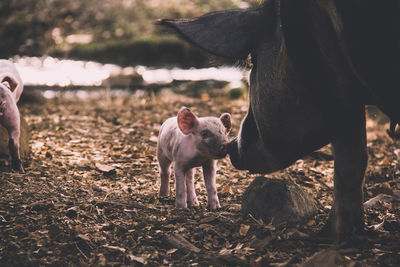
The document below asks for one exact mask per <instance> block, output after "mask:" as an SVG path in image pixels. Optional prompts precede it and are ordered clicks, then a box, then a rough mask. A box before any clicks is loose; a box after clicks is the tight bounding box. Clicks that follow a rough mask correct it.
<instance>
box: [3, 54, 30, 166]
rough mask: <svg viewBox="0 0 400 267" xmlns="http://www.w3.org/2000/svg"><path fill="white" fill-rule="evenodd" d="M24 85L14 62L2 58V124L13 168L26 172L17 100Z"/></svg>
mask: <svg viewBox="0 0 400 267" xmlns="http://www.w3.org/2000/svg"><path fill="white" fill-rule="evenodd" d="M23 89H24V85H23V83H22V80H21V77H20V76H19V74H18V71H17V69H16V68H15V66H14V64H13V63H12V62H10V61H8V60H0V124H1V125H3V126H4V128H6V129H7V131H8V136H9V142H8V147H9V150H10V154H11V160H12V168H13V169H14V170H18V171H20V172H24V168H23V166H22V163H21V158H20V153H19V146H20V145H19V141H20V140H19V137H20V115H19V110H18V106H17V102H18V100H19V98H20V96H21V94H22V91H23Z"/></svg>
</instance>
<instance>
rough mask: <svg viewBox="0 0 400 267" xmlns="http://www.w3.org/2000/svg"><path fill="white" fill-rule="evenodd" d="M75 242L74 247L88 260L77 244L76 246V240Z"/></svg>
mask: <svg viewBox="0 0 400 267" xmlns="http://www.w3.org/2000/svg"><path fill="white" fill-rule="evenodd" d="M74 243H75V246H76V248H77V249H78V250H79V252H80V253H81V254H82V255H83V256H84V257H85V258H86V259H87V260H88V259H89V258H88V257H87V256H86V255H85V253H83V251H82V250H81V249H80V248H79V246H78V244H77V243H76V242H74Z"/></svg>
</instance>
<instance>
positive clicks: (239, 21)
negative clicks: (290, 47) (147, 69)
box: [157, 1, 275, 59]
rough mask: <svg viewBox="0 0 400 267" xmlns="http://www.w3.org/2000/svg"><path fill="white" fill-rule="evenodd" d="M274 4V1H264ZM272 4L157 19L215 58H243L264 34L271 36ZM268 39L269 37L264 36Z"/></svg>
mask: <svg viewBox="0 0 400 267" xmlns="http://www.w3.org/2000/svg"><path fill="white" fill-rule="evenodd" d="M267 2H273V1H267ZM271 9H274V7H272V6H271V4H267V5H264V7H263V8H259V9H253V10H231V11H222V12H213V13H209V14H206V15H203V16H201V17H197V18H194V19H187V20H169V19H163V20H159V21H158V22H157V24H159V25H165V26H168V27H171V28H174V29H175V30H176V31H178V32H179V33H180V34H181V35H182V36H183V38H184V39H186V40H188V41H189V42H191V43H194V44H195V45H197V46H199V47H200V48H203V49H204V50H206V51H208V52H210V53H212V54H215V55H217V56H222V57H227V58H233V59H245V58H246V57H247V55H248V54H249V53H250V52H251V50H252V48H253V47H254V46H255V45H256V44H257V41H258V40H259V39H260V37H261V36H262V37H266V36H265V35H264V34H267V35H272V32H271V27H274V26H273V25H274V24H275V23H274V20H273V18H271V16H270V13H273V12H272V11H273V10H271ZM267 38H268V36H267Z"/></svg>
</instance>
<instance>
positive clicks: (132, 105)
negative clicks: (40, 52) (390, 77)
mask: <svg viewBox="0 0 400 267" xmlns="http://www.w3.org/2000/svg"><path fill="white" fill-rule="evenodd" d="M183 105H185V106H188V107H190V108H191V109H192V110H193V111H194V112H195V113H197V114H198V115H199V116H209V115H214V116H219V115H220V114H221V113H222V112H230V113H231V114H232V116H233V125H234V129H233V131H232V133H231V136H230V137H231V138H232V137H233V136H235V135H236V134H237V132H238V128H239V126H240V121H241V119H242V118H243V117H244V115H245V113H246V110H247V99H246V98H245V97H243V98H241V99H238V100H230V99H228V98H227V97H224V96H220V97H215V98H213V97H211V98H210V97H209V96H207V95H203V97H201V98H189V97H185V96H177V95H173V94H172V93H162V94H160V95H157V96H154V95H153V96H138V95H130V96H124V97H107V96H104V95H103V96H101V97H99V98H94V99H89V100H81V99H78V98H69V99H62V98H59V99H53V100H47V101H45V102H42V103H40V102H33V103H28V104H24V105H22V106H21V107H20V110H21V113H22V114H23V115H24V116H25V119H26V120H27V122H28V124H29V125H30V129H31V133H32V138H31V141H30V145H31V155H30V158H29V159H27V160H25V162H24V165H25V170H26V173H25V174H19V173H15V172H10V171H9V167H8V162H7V161H5V160H2V161H1V162H0V165H1V166H0V170H1V171H2V172H1V174H0V265H1V266H88V265H89V266H125V265H128V266H141V265H150V266H210V265H213V266H296V265H300V264H302V263H303V262H304V261H306V260H307V259H309V258H310V257H311V256H313V255H314V257H313V262H314V263H317V265H315V266H318V265H319V266H321V259H322V263H334V265H336V264H337V265H340V266H399V264H400V209H399V201H398V200H397V201H394V200H393V199H395V196H399V192H400V168H399V157H400V143H399V142H394V141H392V140H391V139H390V138H389V137H388V136H387V134H386V132H385V131H386V129H387V128H388V125H387V123H386V124H384V123H383V122H382V120H381V117H380V116H377V117H374V116H372V117H373V118H372V119H368V123H367V127H368V151H369V166H368V169H367V172H366V183H365V189H366V190H365V199H366V200H369V199H372V198H374V197H376V196H378V195H380V194H385V195H380V196H384V197H382V198H380V201H378V202H377V204H376V205H373V206H372V207H371V208H368V209H366V214H365V218H366V224H367V225H368V227H369V229H370V232H371V233H369V234H367V235H365V236H363V237H362V238H361V239H360V240H359V241H358V242H355V243H354V244H353V245H351V246H346V247H333V246H332V245H331V243H330V242H329V241H326V240H324V239H320V238H318V235H317V232H318V231H319V230H320V229H321V228H322V226H323V224H324V222H325V221H326V219H327V216H328V212H329V209H330V207H331V205H332V189H333V182H332V176H333V160H332V153H331V151H330V148H329V146H327V147H325V148H323V149H322V150H321V151H320V152H321V153H320V154H316V155H314V156H312V157H311V156H310V157H306V158H304V159H301V160H298V161H297V162H296V163H295V164H293V165H292V166H291V167H289V168H287V169H285V170H282V171H280V172H276V173H273V174H271V175H267V176H266V177H274V178H279V179H289V180H291V181H293V182H295V183H296V184H298V185H299V186H301V187H302V188H303V189H304V190H306V191H307V192H309V193H310V194H312V195H313V196H314V197H315V199H316V200H317V201H318V204H319V213H318V215H317V216H316V217H315V219H313V220H311V221H309V222H308V223H307V224H306V225H300V226H292V227H285V226H279V227H273V226H272V225H270V224H268V223H263V222H262V221H260V220H257V219H255V218H253V217H250V216H247V217H242V216H241V215H240V207H241V199H242V193H243V192H244V190H245V188H246V187H247V185H248V184H249V183H250V182H251V181H252V180H253V179H254V177H256V176H257V175H254V174H249V173H247V172H246V171H238V170H236V169H234V168H233V167H232V165H231V164H230V162H229V159H227V158H226V159H223V160H220V161H219V162H218V166H219V170H218V173H217V184H218V195H219V197H220V202H221V205H222V208H221V209H220V210H218V211H214V212H210V211H208V210H207V209H206V191H205V187H204V183H203V181H202V177H201V172H200V171H198V172H197V173H196V185H195V186H196V190H197V193H198V196H199V201H200V203H201V207H199V208H189V209H186V210H178V209H176V208H174V195H175V191H174V184H173V183H174V179H171V197H170V198H168V199H159V198H158V197H157V191H158V188H159V186H160V181H159V177H158V170H157V161H156V157H155V148H156V140H157V139H156V138H157V134H158V129H159V127H160V125H161V123H162V122H163V121H164V120H165V119H167V118H168V117H172V116H175V114H176V112H177V111H178V109H179V108H180V107H181V106H183ZM387 199H389V200H387ZM397 199H398V198H397ZM316 253H318V254H317V255H315V254H316ZM318 262H319V263H320V264H318ZM334 265H331V266H334ZM305 266H307V265H305Z"/></svg>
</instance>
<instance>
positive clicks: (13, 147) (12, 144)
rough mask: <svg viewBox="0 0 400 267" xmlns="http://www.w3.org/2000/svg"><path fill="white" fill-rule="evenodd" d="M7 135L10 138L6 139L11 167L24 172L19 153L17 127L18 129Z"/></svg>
mask: <svg viewBox="0 0 400 267" xmlns="http://www.w3.org/2000/svg"><path fill="white" fill-rule="evenodd" d="M9 135H10V140H9V141H8V148H9V150H10V154H11V166H12V169H13V170H16V171H19V172H25V170H24V167H23V166H22V162H21V157H20V154H19V136H20V134H19V129H18V131H15V132H11V133H10V134H9Z"/></svg>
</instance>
